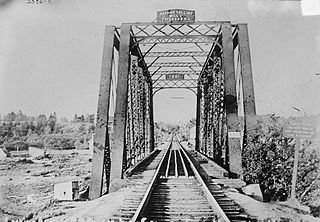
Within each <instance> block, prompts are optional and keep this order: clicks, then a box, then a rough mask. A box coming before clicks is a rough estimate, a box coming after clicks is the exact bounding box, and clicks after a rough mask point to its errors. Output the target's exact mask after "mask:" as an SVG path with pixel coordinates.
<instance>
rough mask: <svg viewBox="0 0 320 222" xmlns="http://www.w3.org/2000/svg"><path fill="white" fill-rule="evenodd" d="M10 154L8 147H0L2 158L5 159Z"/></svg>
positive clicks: (0, 158)
mask: <svg viewBox="0 0 320 222" xmlns="http://www.w3.org/2000/svg"><path fill="white" fill-rule="evenodd" d="M9 156H10V153H9V151H8V150H7V149H6V148H4V147H3V148H0V160H4V159H6V158H7V157H9Z"/></svg>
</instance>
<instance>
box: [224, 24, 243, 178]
mask: <svg viewBox="0 0 320 222" xmlns="http://www.w3.org/2000/svg"><path fill="white" fill-rule="evenodd" d="M221 31H222V50H223V55H222V64H223V70H224V84H225V104H226V111H227V128H228V154H229V162H228V163H227V164H228V166H229V170H230V172H231V173H234V174H236V175H239V176H240V175H242V160H241V146H240V133H239V117H238V106H237V91H236V78H235V66H234V51H233V40H232V32H231V24H230V23H225V24H222V25H221ZM238 133H239V137H238V136H234V135H238Z"/></svg>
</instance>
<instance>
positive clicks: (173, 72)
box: [90, 21, 255, 198]
mask: <svg viewBox="0 0 320 222" xmlns="http://www.w3.org/2000/svg"><path fill="white" fill-rule="evenodd" d="M111 51H112V52H111ZM111 83H113V84H111ZM112 86H113V87H112ZM115 86H116V87H115ZM172 88H180V89H181V88H182V89H189V90H192V91H193V92H194V93H195V94H196V96H197V104H196V106H197V113H196V150H198V151H199V152H201V153H203V154H204V155H206V156H208V157H210V158H212V159H213V160H215V161H216V162H217V163H218V164H220V165H221V166H223V167H225V168H227V169H228V170H229V171H230V172H231V173H232V174H233V175H235V176H238V177H239V176H241V175H242V167H241V165H242V163H241V149H242V145H243V138H244V134H245V127H246V120H247V118H248V116H250V115H255V104H254V92H253V81H252V72H251V61H250V50H249V40H248V30H247V25H246V24H231V23H230V22H224V21H220V22H219V21H205V22H189V23H188V22H186V23H181V22H177V23H174V22H170V23H161V22H154V23H124V24H122V25H121V27H120V28H115V27H114V26H107V27H106V34H105V42H104V51H103V63H102V71H101V82H100V93H99V102H98V112H97V126H96V135H95V137H94V156H93V166H92V175H93V176H92V184H91V190H90V197H91V198H96V197H98V196H100V195H101V193H102V191H103V189H104V188H103V187H105V189H104V190H105V191H106V192H109V191H112V190H113V185H114V184H116V183H117V182H116V181H117V180H119V179H122V178H123V175H124V173H125V171H126V170H127V169H129V168H131V167H132V166H134V165H135V164H136V163H137V162H139V161H140V160H141V159H143V158H144V157H145V156H146V155H148V154H149V153H150V152H152V151H153V149H154V130H153V95H154V93H156V92H157V91H159V90H163V89H172ZM112 95H115V96H112ZM112 104H113V106H112ZM110 117H114V119H113V122H112V124H110V123H109V122H110V121H109V119H110ZM108 124H109V125H111V126H112V127H111V128H110V127H109V128H108ZM109 138H110V139H109Z"/></svg>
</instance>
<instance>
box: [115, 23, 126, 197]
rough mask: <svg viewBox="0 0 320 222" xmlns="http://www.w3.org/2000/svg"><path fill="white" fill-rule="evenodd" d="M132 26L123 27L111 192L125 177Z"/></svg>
mask: <svg viewBox="0 0 320 222" xmlns="http://www.w3.org/2000/svg"><path fill="white" fill-rule="evenodd" d="M130 29H131V27H130V25H122V26H121V36H120V47H119V69H118V72H119V74H118V83H117V99H116V109H115V116H114V133H113V140H112V146H111V170H110V191H111V192H112V191H113V185H114V183H115V182H116V180H118V179H121V178H122V177H123V175H122V173H123V160H124V159H125V158H124V149H125V134H126V128H125V125H126V114H127V100H128V96H127V95H128V78H129V68H130V38H131V36H130Z"/></svg>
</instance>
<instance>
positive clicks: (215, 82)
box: [197, 57, 226, 165]
mask: <svg viewBox="0 0 320 222" xmlns="http://www.w3.org/2000/svg"><path fill="white" fill-rule="evenodd" d="M213 61H214V63H213V64H212V65H211V66H209V67H208V70H207V72H206V75H204V76H203V77H202V78H201V79H200V81H199V86H198V87H199V88H198V90H199V92H200V95H199V96H198V99H200V101H199V103H200V106H199V108H200V115H199V118H200V121H199V136H198V138H199V147H198V148H197V149H198V150H199V151H200V152H201V153H203V154H205V155H206V156H208V157H210V158H212V159H214V160H215V161H216V162H217V163H219V164H221V165H223V164H224V163H225V162H226V159H225V157H226V147H225V145H226V130H225V126H226V125H225V124H226V115H225V112H226V111H225V109H224V76H223V70H222V66H221V65H222V64H221V61H222V59H221V57H215V58H214V60H213Z"/></svg>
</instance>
